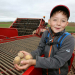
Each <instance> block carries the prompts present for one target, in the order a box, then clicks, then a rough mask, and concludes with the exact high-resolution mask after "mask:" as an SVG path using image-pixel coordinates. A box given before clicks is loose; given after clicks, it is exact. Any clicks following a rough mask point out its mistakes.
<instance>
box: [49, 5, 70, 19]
mask: <svg viewBox="0 0 75 75" xmlns="http://www.w3.org/2000/svg"><path fill="white" fill-rule="evenodd" d="M60 10H61V11H62V12H63V14H65V15H67V18H68V19H69V17H70V10H69V8H68V7H67V6H65V5H57V6H55V7H54V8H53V9H52V11H51V13H50V18H51V16H53V14H54V13H55V12H57V11H60Z"/></svg>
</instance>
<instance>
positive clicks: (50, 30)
mask: <svg viewBox="0 0 75 75" xmlns="http://www.w3.org/2000/svg"><path fill="white" fill-rule="evenodd" d="M48 31H49V33H50V34H51V35H52V36H60V35H62V34H63V33H64V32H65V29H64V30H63V31H61V32H58V33H55V34H53V31H52V29H51V27H50V28H49V30H48Z"/></svg>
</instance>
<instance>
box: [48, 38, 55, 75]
mask: <svg viewBox="0 0 75 75" xmlns="http://www.w3.org/2000/svg"><path fill="white" fill-rule="evenodd" d="M53 39H54V37H53ZM52 42H53V40H52ZM51 50H52V45H51V47H50V50H49V55H48V57H50V55H51ZM47 75H48V69H47Z"/></svg>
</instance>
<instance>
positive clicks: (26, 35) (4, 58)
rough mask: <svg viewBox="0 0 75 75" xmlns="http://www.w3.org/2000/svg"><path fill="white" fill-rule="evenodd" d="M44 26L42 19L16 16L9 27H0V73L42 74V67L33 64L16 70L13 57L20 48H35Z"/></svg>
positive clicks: (15, 74) (13, 74) (9, 74)
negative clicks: (25, 68)
mask: <svg viewBox="0 0 75 75" xmlns="http://www.w3.org/2000/svg"><path fill="white" fill-rule="evenodd" d="M45 27H46V24H45V21H44V19H39V18H17V19H16V20H15V21H14V22H13V23H12V24H11V26H10V27H9V28H0V75H42V69H41V68H34V66H31V67H29V68H28V69H27V70H23V71H17V70H16V69H15V68H14V66H13V59H14V57H15V56H17V53H18V52H19V51H21V50H25V51H27V52H31V51H33V50H36V48H37V46H38V45H39V41H40V37H41V35H42V33H43V32H44V31H45V30H46V28H45ZM74 56H75V54H74V53H73V57H72V59H71V65H70V66H69V71H70V68H71V67H72V66H73V67H72V68H73V69H74V70H75V66H74V65H72V62H73V59H74ZM71 72H72V70H71ZM73 74H74V72H73Z"/></svg>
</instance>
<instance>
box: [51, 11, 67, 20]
mask: <svg viewBox="0 0 75 75" xmlns="http://www.w3.org/2000/svg"><path fill="white" fill-rule="evenodd" d="M58 12H59V13H60V12H62V13H63V15H65V16H66V17H67V20H68V14H67V13H66V12H65V11H63V10H57V11H55V12H54V13H53V14H52V15H51V17H52V16H53V15H54V14H56V13H58Z"/></svg>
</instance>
